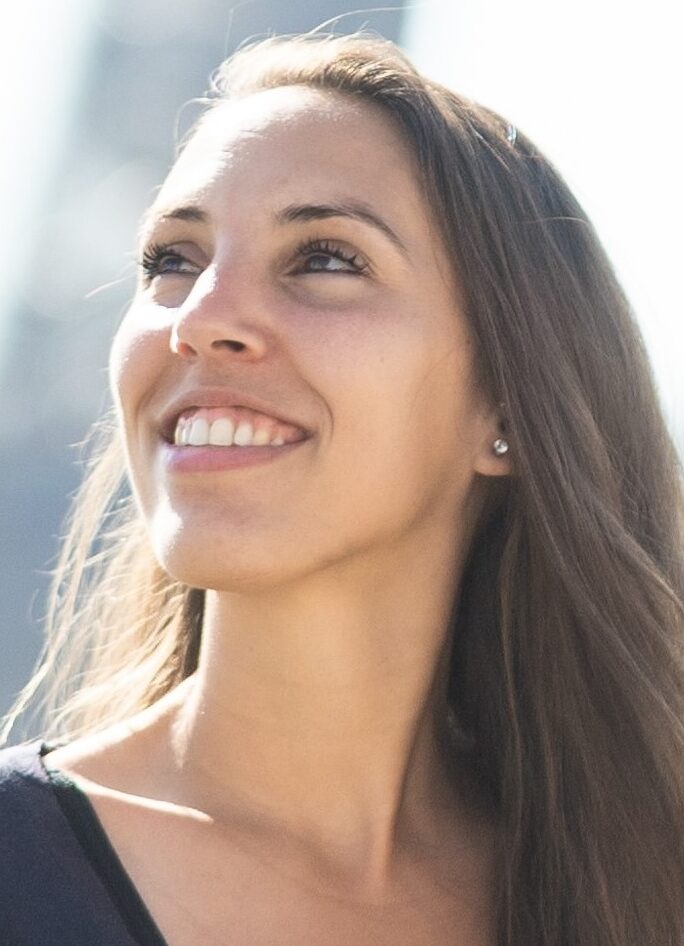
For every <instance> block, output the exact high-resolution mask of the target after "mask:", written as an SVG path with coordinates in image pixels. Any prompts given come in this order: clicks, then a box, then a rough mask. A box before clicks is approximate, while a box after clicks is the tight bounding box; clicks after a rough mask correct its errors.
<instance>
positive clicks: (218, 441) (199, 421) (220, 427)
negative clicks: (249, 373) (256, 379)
mask: <svg viewBox="0 0 684 946" xmlns="http://www.w3.org/2000/svg"><path fill="white" fill-rule="evenodd" d="M162 433H163V437H164V439H165V440H166V441H167V443H169V444H172V445H174V446H176V447H182V448H197V447H217V448H228V447H239V448H243V449H244V448H246V447H256V448H259V447H264V448H265V447H282V446H285V445H287V444H292V443H298V442H300V441H302V440H306V439H308V437H309V436H310V433H309V432H308V431H306V430H304V429H303V428H302V427H297V426H295V425H294V424H291V423H288V422H286V421H283V420H280V419H278V418H276V417H273V416H271V415H268V414H264V413H262V412H260V411H256V410H254V409H252V408H248V407H241V406H234V407H200V406H196V407H195V406H190V407H187V408H185V409H184V410H183V411H181V412H180V413H178V414H177V415H175V416H171V417H170V418H169V419H168V421H167V423H166V424H165V427H164V430H163V432H162Z"/></svg>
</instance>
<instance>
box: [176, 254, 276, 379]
mask: <svg viewBox="0 0 684 946" xmlns="http://www.w3.org/2000/svg"><path fill="white" fill-rule="evenodd" d="M266 322H267V319H266V318H265V315H264V312H263V305H259V303H258V302H257V298H256V293H255V291H254V288H253V285H250V280H249V274H245V275H241V276H238V275H237V274H235V273H233V274H230V273H227V272H220V271H219V268H218V266H216V265H213V264H212V265H210V266H208V267H207V268H206V269H204V270H203V271H202V273H201V274H200V275H199V276H198V277H197V279H196V280H195V282H194V284H193V286H192V289H191V290H190V292H189V293H188V295H187V296H186V298H185V300H184V301H183V303H182V305H180V306H179V307H178V310H177V312H176V315H175V318H174V320H173V324H172V327H171V338H170V346H171V351H172V352H173V353H174V354H176V355H179V356H180V357H181V358H184V359H186V360H191V361H194V360H197V359H200V358H203V357H204V358H206V357H211V358H214V359H215V358H221V357H222V356H226V355H227V354H228V353H237V354H239V355H240V356H241V358H242V359H243V360H245V359H247V360H253V359H259V358H263V356H264V355H265V354H266V352H267V350H268V346H269V337H270V332H269V329H268V326H267V324H266Z"/></svg>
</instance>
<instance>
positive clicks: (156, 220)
mask: <svg viewBox="0 0 684 946" xmlns="http://www.w3.org/2000/svg"><path fill="white" fill-rule="evenodd" d="M331 217H346V218H348V219H351V220H360V221H361V223H365V224H367V225H369V226H371V227H374V228H375V229H376V230H379V231H380V233H382V234H384V236H386V237H387V238H388V239H389V240H390V241H391V242H392V243H393V244H394V245H395V246H396V247H397V249H399V250H400V251H401V252H402V253H403V254H404V255H405V256H408V251H407V249H406V247H405V246H404V244H403V243H402V241H401V240H400V239H399V237H398V236H397V234H396V233H395V232H394V230H393V229H392V228H391V227H390V226H389V224H388V223H386V222H385V221H384V220H383V219H382V217H380V216H379V215H378V214H376V213H375V211H374V210H371V208H370V207H369V206H368V205H367V204H364V203H362V202H360V201H355V200H347V201H341V202H338V203H332V204H289V205H288V206H287V207H283V209H282V210H279V211H277V212H276V214H275V221H276V223H280V224H285V223H305V222H308V221H310V220H329V219H330V218H331ZM166 220H189V221H193V222H197V223H207V222H208V220H209V214H208V213H207V212H206V211H204V210H202V208H201V207H198V206H197V205H196V204H187V205H183V206H180V207H173V208H171V209H170V210H163V211H161V212H155V211H154V210H151V211H150V212H149V213H148V214H146V215H145V216H144V217H143V221H142V225H141V228H140V230H141V232H146V231H148V230H150V229H152V228H153V227H154V226H155V225H158V224H161V223H164V222H165V221H166Z"/></svg>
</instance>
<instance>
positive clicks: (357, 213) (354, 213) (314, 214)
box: [275, 200, 408, 256]
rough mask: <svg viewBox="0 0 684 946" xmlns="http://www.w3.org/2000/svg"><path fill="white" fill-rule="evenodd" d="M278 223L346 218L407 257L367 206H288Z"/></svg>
mask: <svg viewBox="0 0 684 946" xmlns="http://www.w3.org/2000/svg"><path fill="white" fill-rule="evenodd" d="M275 217H276V221H277V222H278V223H299V222H306V221H309V220H329V219H330V218H331V217H347V218H349V219H351V220H360V221H361V223H365V224H368V225H369V226H371V227H374V228H375V229H376V230H379V231H380V232H381V233H383V234H384V235H385V236H386V237H387V238H388V239H389V240H391V242H392V243H394V245H395V246H396V247H397V249H399V250H401V252H402V253H403V254H404V255H405V256H407V255H408V252H407V250H406V247H405V246H404V244H403V243H402V241H401V240H400V239H399V237H398V236H397V234H396V233H395V232H394V230H393V229H392V228H391V227H390V226H389V224H387V223H385V221H384V220H383V219H382V217H380V216H378V214H376V213H375V211H374V210H371V208H370V207H368V205H367V204H364V203H361V202H360V201H355V200H349V201H342V202H340V203H333V204H290V205H289V206H288V207H284V208H283V209H282V210H279V211H278V212H277V213H276V215H275Z"/></svg>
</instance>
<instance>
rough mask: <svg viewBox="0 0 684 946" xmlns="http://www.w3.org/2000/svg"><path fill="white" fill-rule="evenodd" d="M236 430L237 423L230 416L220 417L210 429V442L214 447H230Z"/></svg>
mask: <svg viewBox="0 0 684 946" xmlns="http://www.w3.org/2000/svg"><path fill="white" fill-rule="evenodd" d="M234 431H235V424H234V423H233V422H232V420H231V419H230V417H219V419H218V420H215V421H214V422H213V424H212V425H211V428H210V429H209V443H210V444H211V445H212V446H214V447H230V446H231V445H232V443H233V433H234Z"/></svg>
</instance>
